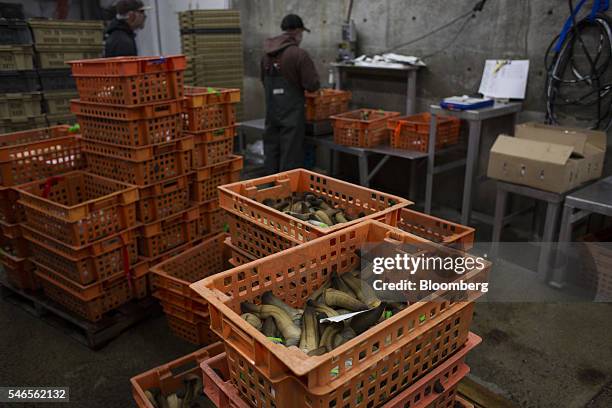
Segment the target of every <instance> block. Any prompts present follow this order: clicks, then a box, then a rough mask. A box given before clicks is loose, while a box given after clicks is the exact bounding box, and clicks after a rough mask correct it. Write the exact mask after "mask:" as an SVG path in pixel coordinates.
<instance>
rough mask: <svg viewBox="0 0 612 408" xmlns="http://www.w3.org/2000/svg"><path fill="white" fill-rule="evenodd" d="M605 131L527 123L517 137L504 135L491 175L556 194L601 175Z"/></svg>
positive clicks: (499, 140) (491, 162) (492, 159)
mask: <svg viewBox="0 0 612 408" xmlns="http://www.w3.org/2000/svg"><path fill="white" fill-rule="evenodd" d="M606 143H607V137H606V133H605V132H600V131H594V130H587V129H576V128H567V127H560V126H549V125H543V124H539V123H523V124H520V125H517V126H516V129H515V137H511V136H506V135H500V136H499V137H498V138H497V140H496V141H495V143H494V144H493V147H492V148H491V154H490V155H489V168H488V171H487V175H488V176H489V177H491V178H494V179H498V180H503V181H507V182H510V183H516V184H522V185H526V186H530V187H534V188H538V189H540V190H545V191H551V192H554V193H564V192H566V191H568V190H571V189H573V188H576V187H578V186H580V185H581V184H583V183H585V182H587V181H589V180H594V179H597V178H599V177H601V174H602V171H603V161H604V156H605V153H606Z"/></svg>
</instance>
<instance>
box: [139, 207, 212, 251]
mask: <svg viewBox="0 0 612 408" xmlns="http://www.w3.org/2000/svg"><path fill="white" fill-rule="evenodd" d="M199 217H200V208H199V207H197V206H196V207H192V208H190V209H188V210H185V211H182V212H180V213H178V214H174V215H171V216H170V217H167V218H164V219H162V220H159V221H154V222H152V223H149V224H145V225H143V226H141V227H139V229H140V238H139V239H138V250H139V251H138V253H139V254H141V255H142V256H145V257H147V258H155V257H158V256H160V255H162V254H163V253H164V252H166V251H169V250H171V249H173V248H175V247H178V246H180V245H183V244H186V243H187V242H189V241H192V240H194V239H197V238H198V230H197V227H198V225H197V223H198V218H199Z"/></svg>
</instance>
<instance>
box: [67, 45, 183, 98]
mask: <svg viewBox="0 0 612 408" xmlns="http://www.w3.org/2000/svg"><path fill="white" fill-rule="evenodd" d="M68 63H69V64H70V65H71V67H72V76H73V77H74V80H75V82H76V86H77V89H78V91H79V96H80V98H81V100H83V101H92V102H97V103H109V104H116V105H139V104H145V103H152V102H158V101H166V100H171V99H179V98H182V97H183V71H184V70H185V66H186V63H187V62H186V59H185V57H184V56H182V55H176V56H167V57H115V58H97V59H88V60H80V61H69V62H68Z"/></svg>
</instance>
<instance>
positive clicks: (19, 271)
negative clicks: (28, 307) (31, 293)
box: [0, 250, 40, 290]
mask: <svg viewBox="0 0 612 408" xmlns="http://www.w3.org/2000/svg"><path fill="white" fill-rule="evenodd" d="M0 265H1V266H2V268H3V269H4V272H5V273H6V278H7V280H8V283H9V284H11V285H13V286H15V287H16V288H18V289H22V290H37V289H39V288H40V285H39V283H38V281H37V280H36V278H35V276H34V264H32V262H31V261H30V260H29V259H28V258H22V257H19V256H15V255H12V254H10V253H9V252H6V251H4V250H0Z"/></svg>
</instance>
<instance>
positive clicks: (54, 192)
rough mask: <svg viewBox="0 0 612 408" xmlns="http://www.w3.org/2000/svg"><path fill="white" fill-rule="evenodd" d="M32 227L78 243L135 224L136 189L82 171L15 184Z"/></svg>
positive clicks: (50, 235) (68, 241)
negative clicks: (17, 185) (19, 184)
mask: <svg viewBox="0 0 612 408" xmlns="http://www.w3.org/2000/svg"><path fill="white" fill-rule="evenodd" d="M18 191H19V194H20V196H21V198H20V200H19V203H20V204H21V205H23V206H24V208H25V212H26V224H27V225H28V226H30V227H31V228H32V229H34V230H36V231H38V232H42V233H44V234H45V235H47V236H49V237H52V238H55V239H57V240H59V241H62V242H64V243H66V244H68V245H72V246H80V245H86V244H88V243H91V242H93V241H95V240H97V239H100V238H103V237H106V236H108V235H111V234H114V233H117V232H120V231H122V230H125V229H129V228H132V227H134V226H135V225H136V201H138V189H137V188H136V187H134V186H130V185H126V184H124V183H120V182H117V181H115V180H110V179H106V178H103V177H99V176H96V175H93V174H90V173H86V172H83V171H74V172H70V173H66V174H63V175H61V176H57V177H53V178H49V179H47V180H42V181H35V182H32V183H28V184H22V185H21V186H19V187H18Z"/></svg>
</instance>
